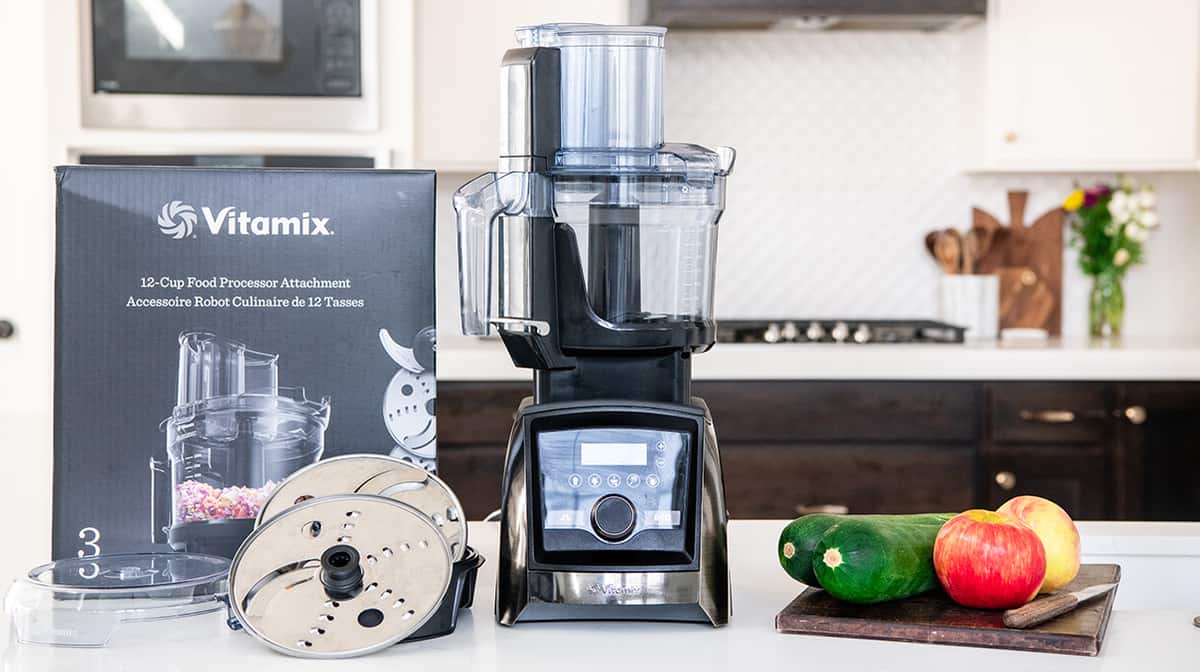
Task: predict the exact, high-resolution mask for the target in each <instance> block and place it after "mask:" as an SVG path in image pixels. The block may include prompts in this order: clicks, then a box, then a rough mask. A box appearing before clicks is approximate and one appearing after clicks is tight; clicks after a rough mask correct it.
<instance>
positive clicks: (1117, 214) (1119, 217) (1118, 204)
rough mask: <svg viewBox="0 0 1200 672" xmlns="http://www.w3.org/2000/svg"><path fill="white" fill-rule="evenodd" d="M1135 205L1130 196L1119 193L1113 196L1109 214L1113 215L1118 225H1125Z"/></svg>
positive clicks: (1109, 204) (1109, 203) (1122, 192)
mask: <svg viewBox="0 0 1200 672" xmlns="http://www.w3.org/2000/svg"><path fill="white" fill-rule="evenodd" d="M1132 206H1133V203H1132V202H1131V201H1130V199H1129V195H1128V194H1126V193H1125V192H1124V191H1118V192H1116V193H1114V194H1113V195H1112V200H1110V201H1109V202H1108V213H1109V214H1110V215H1112V218H1113V221H1114V222H1116V223H1117V224H1124V223H1125V222H1127V221H1129V219H1130V216H1131V215H1132V214H1133V213H1132V212H1131V211H1132V209H1133V208H1132Z"/></svg>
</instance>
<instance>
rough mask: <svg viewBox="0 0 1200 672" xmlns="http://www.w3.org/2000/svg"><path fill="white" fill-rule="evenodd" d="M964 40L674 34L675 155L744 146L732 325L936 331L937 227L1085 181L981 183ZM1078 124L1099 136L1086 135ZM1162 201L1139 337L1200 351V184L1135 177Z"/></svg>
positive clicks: (443, 196)
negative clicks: (964, 112)
mask: <svg viewBox="0 0 1200 672" xmlns="http://www.w3.org/2000/svg"><path fill="white" fill-rule="evenodd" d="M961 42H962V41H961V37H960V36H958V35H956V34H954V33H938V34H920V33H905V32H884V33H869V32H833V33H803V32H790V31H778V32H772V31H767V32H720V33H704V32H673V33H670V34H668V43H667V47H668V50H667V61H666V63H667V65H666V68H667V71H666V84H665V96H666V110H667V113H666V114H667V117H666V129H667V140H668V141H685V142H694V143H698V144H703V145H708V146H713V145H730V146H732V147H735V148H737V151H738V160H737V164H736V166H735V169H734V173H733V175H732V176H731V177H730V179H729V190H728V209H727V210H726V213H725V215H724V217H723V218H722V220H721V225H720V226H721V233H720V237H719V248H720V252H719V254H718V268H717V287H716V313H717V316H718V317H725V318H734V317H766V316H779V315H787V316H816V317H833V316H861V317H933V316H935V315H936V313H937V281H938V276H939V272H938V270H937V269H936V267H935V265H934V262H933V261H932V260H931V259H929V257H928V255H927V254H926V252H925V247H924V242H923V240H924V235H925V233H926V232H927V231H929V230H930V229H933V228H935V227H936V228H942V227H947V226H956V227H959V228H965V227H966V226H967V225H968V224H969V222H970V212H971V207H972V206H974V205H978V206H980V207H983V208H985V209H987V210H989V211H991V212H992V213H993V214H996V215H997V216H999V217H1000V218H1001V220H1002V221H1007V219H1008V211H1007V210H1008V208H1007V200H1006V196H1005V192H1006V191H1007V190H1008V189H1012V188H1021V189H1027V190H1028V191H1030V200H1029V205H1028V207H1027V210H1026V218H1027V220H1032V219H1033V218H1036V217H1037V216H1038V215H1039V214H1041V213H1042V212H1043V211H1044V210H1046V209H1048V208H1050V207H1053V206H1054V205H1055V204H1057V202H1059V201H1060V200H1061V198H1062V197H1063V196H1065V195H1066V193H1067V192H1068V191H1069V190H1070V189H1071V188H1072V185H1073V184H1074V183H1076V182H1077V181H1087V180H1089V179H1093V178H1094V176H1087V175H1045V174H1042V175H1003V176H966V175H964V174H963V168H964V166H963V165H962V159H961V150H962V148H961V147H960V145H961V130H960V118H961V114H960V109H961V107H960V106H961V104H962V103H961V102H960V98H959V93H960V81H961V80H960V77H961V74H962V73H961V72H960V68H963V67H966V63H965V55H964V54H963V53H962V43H961ZM1080 123H1087V120H1086V119H1081V120H1080ZM466 177H467V176H462V175H452V174H448V175H442V176H441V179H440V180H439V182H440V185H441V186H440V187H439V201H438V207H439V226H441V228H442V231H441V236H440V238H439V259H438V261H439V270H438V282H439V285H438V290H439V322H440V323H441V325H442V327H441V331H442V332H443V337H446V336H451V335H453V334H454V333H456V332H457V330H458V317H457V315H458V306H457V300H458V292H457V259H456V256H455V245H454V222H453V219H454V214H453V210H452V209H451V208H450V194H452V193H453V190H454V188H455V187H457V186H458V185H459V184H460V183H461V182H463V181H465V178H466ZM1138 177H1139V179H1144V180H1146V181H1149V182H1150V183H1152V184H1154V185H1155V187H1156V188H1157V189H1158V191H1159V197H1160V214H1161V219H1162V221H1163V226H1162V228H1161V229H1160V231H1159V232H1158V233H1157V234H1156V235H1155V236H1154V237H1153V238H1151V240H1150V242H1149V243H1148V246H1147V254H1146V256H1147V260H1148V262H1147V264H1146V265H1144V266H1142V267H1138V268H1136V269H1134V270H1132V271H1131V272H1130V274H1129V278H1128V283H1127V287H1126V302H1127V312H1126V321H1127V324H1126V329H1127V332H1128V333H1129V334H1131V335H1160V334H1172V335H1174V334H1187V335H1195V334H1200V311H1198V310H1196V309H1195V308H1196V304H1197V296H1198V292H1200V263H1197V261H1195V260H1197V259H1200V222H1198V221H1197V219H1200V176H1198V175H1193V174H1153V175H1143V176H1138ZM1067 256H1068V258H1067V259H1066V260H1065V263H1064V273H1065V278H1064V284H1065V287H1064V314H1063V316H1064V321H1063V329H1064V332H1065V333H1067V334H1079V333H1084V332H1086V329H1087V323H1086V299H1087V291H1088V281H1087V279H1086V278H1085V277H1084V276H1082V275H1081V274H1080V273H1079V271H1078V270H1076V267H1075V262H1074V259H1073V258H1072V257H1071V255H1070V253H1068V255H1067Z"/></svg>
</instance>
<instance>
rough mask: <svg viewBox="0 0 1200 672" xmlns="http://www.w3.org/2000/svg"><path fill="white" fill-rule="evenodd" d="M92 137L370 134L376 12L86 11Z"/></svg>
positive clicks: (178, 5)
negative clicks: (115, 131)
mask: <svg viewBox="0 0 1200 672" xmlns="http://www.w3.org/2000/svg"><path fill="white" fill-rule="evenodd" d="M81 11H82V12H83V19H84V20H83V21H82V25H83V26H84V30H83V34H84V39H83V41H82V42H83V69H82V73H83V78H82V79H83V82H82V84H83V125H84V126H86V127H91V128H150V129H227V130H237V129H277V130H331V131H338V130H341V131H372V130H375V129H376V128H378V125H379V95H378V85H379V81H378V61H379V58H378V44H377V37H378V30H377V26H378V21H377V19H378V16H377V14H378V5H377V0H81Z"/></svg>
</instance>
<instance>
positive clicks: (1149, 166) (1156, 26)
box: [965, 0, 1200, 171]
mask: <svg viewBox="0 0 1200 672" xmlns="http://www.w3.org/2000/svg"><path fill="white" fill-rule="evenodd" d="M1152 4H1153V7H1152V8H1151V7H1149V6H1147V5H1146V4H1145V3H1137V2H1128V1H1127V0H1051V1H1047V0H992V1H991V2H989V3H988V20H987V22H986V24H984V25H983V26H980V27H979V28H977V29H975V30H974V31H972V32H973V37H977V38H978V40H977V41H972V43H971V44H973V46H974V47H976V48H978V49H979V52H976V53H981V54H982V56H983V59H982V63H980V64H978V67H977V68H975V69H973V70H971V71H970V75H969V76H970V77H973V78H974V79H975V81H973V82H971V83H970V88H972V89H973V90H974V93H975V95H977V96H978V98H977V99H974V100H973V101H972V102H973V103H974V104H968V105H966V106H965V107H966V108H967V110H966V113H967V115H968V116H967V119H966V128H968V129H970V130H969V131H968V133H969V135H968V138H967V140H968V144H970V145H974V147H972V149H973V150H974V152H975V154H976V156H974V157H973V158H972V163H974V164H975V165H974V166H970V167H972V168H979V169H981V170H1027V171H1037V170H1055V171H1072V170H1103V171H1109V170H1178V169H1186V170H1195V169H1197V167H1198V166H1200V164H1198V161H1197V159H1198V157H1200V154H1198V139H1197V118H1198V113H1200V74H1198V73H1200V3H1198V2H1196V1H1195V0H1160V1H1158V2H1155V3H1152ZM971 100H972V99H969V101H971Z"/></svg>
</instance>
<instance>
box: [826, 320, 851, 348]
mask: <svg viewBox="0 0 1200 672" xmlns="http://www.w3.org/2000/svg"><path fill="white" fill-rule="evenodd" d="M829 335H830V336H833V340H835V341H837V342H838V343H845V342H846V339H847V338H849V337H850V326H849V325H847V324H846V323H845V322H838V323H837V324H835V325H833V331H831V332H829Z"/></svg>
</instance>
